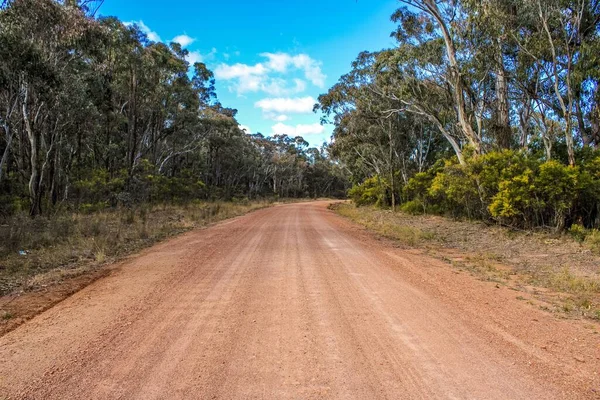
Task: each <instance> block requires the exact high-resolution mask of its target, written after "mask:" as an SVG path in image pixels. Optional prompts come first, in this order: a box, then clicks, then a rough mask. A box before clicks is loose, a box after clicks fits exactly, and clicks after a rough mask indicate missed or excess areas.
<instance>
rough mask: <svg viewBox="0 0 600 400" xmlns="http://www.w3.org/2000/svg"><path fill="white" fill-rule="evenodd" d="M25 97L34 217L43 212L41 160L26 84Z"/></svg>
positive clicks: (30, 190)
mask: <svg viewBox="0 0 600 400" xmlns="http://www.w3.org/2000/svg"><path fill="white" fill-rule="evenodd" d="M24 86H25V87H24V90H23V93H24V98H23V103H22V105H21V110H22V113H23V122H24V124H25V131H26V132H27V138H28V139H29V147H30V149H29V164H30V168H31V175H30V177H29V198H30V200H31V208H30V209H29V214H30V215H31V216H32V217H34V216H36V215H39V214H40V213H41V201H40V200H41V199H40V193H39V190H40V187H39V162H38V142H37V135H36V134H35V132H34V131H33V127H32V126H31V121H30V120H29V111H28V109H27V103H28V100H29V89H28V87H27V85H24Z"/></svg>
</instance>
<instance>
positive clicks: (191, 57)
mask: <svg viewBox="0 0 600 400" xmlns="http://www.w3.org/2000/svg"><path fill="white" fill-rule="evenodd" d="M185 59H186V60H187V62H189V63H190V66H191V67H193V66H194V64H196V63H197V62H202V61H203V60H204V57H203V56H202V54H200V52H199V51H190V52H189V53H188V55H187V56H186V57H185Z"/></svg>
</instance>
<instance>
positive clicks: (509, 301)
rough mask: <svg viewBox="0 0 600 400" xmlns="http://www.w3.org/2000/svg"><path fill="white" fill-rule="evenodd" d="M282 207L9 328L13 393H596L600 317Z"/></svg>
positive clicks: (187, 243)
mask: <svg viewBox="0 0 600 400" xmlns="http://www.w3.org/2000/svg"><path fill="white" fill-rule="evenodd" d="M326 206H327V202H316V203H303V204H290V205H281V206H277V207H273V208H269V209H264V210H260V211H257V212H254V213H252V214H249V215H247V216H244V217H240V218H237V219H234V220H231V221H227V222H224V223H221V224H219V225H217V226H214V227H212V228H209V229H206V230H201V231H194V232H190V233H188V234H185V235H182V236H180V237H178V238H176V239H173V240H170V241H167V242H164V243H162V244H160V245H158V246H155V247H153V248H151V249H148V250H146V251H144V252H143V253H141V254H140V255H139V256H138V257H135V258H132V259H131V260H129V261H127V262H126V263H124V264H123V265H122V266H120V267H119V268H117V269H115V270H113V272H112V273H111V274H110V276H108V277H106V278H103V279H100V280H98V281H96V282H95V283H93V284H92V285H90V286H88V287H87V288H85V289H83V290H81V291H79V292H78V293H76V294H74V295H73V296H71V297H69V298H68V299H66V300H65V301H63V302H61V303H59V304H58V305H56V306H55V307H53V308H51V309H49V310H47V311H45V312H44V313H42V314H40V315H39V316H37V317H36V318H34V319H32V320H31V321H29V322H27V323H25V324H23V325H21V326H20V327H19V328H17V329H15V330H14V331H12V332H10V333H8V334H7V335H5V336H3V337H2V338H0V398H3V397H6V398H26V399H119V398H122V399H131V398H134V399H177V398H180V399H190V398H201V399H211V398H223V399H232V398H239V399H241V398H244V399H247V398H277V399H280V398H294V399H308V398H319V399H320V398H361V399H379V398H391V399H436V398H439V399H555V398H556V399H593V398H600V376H599V374H600V335H599V334H597V331H598V329H599V327H598V325H597V324H596V325H594V324H591V323H590V322H585V321H570V320H560V319H557V318H556V317H555V316H553V315H551V314H549V313H545V312H543V311H540V310H537V309H535V308H533V307H531V306H528V305H527V304H525V303H524V302H522V301H519V300H517V299H516V298H515V292H514V291H511V290H510V289H508V288H504V287H497V286H496V285H495V284H494V283H491V282H482V281H479V280H476V279H475V278H473V277H471V276H469V275H468V274H466V273H459V272H457V271H456V270H454V269H452V268H451V267H449V266H448V265H447V264H445V263H443V262H441V261H438V260H435V259H432V258H429V257H427V256H424V255H420V254H416V253H415V252H412V251H410V250H403V249H397V248H394V247H392V246H390V245H388V244H386V242H385V241H379V240H377V239H374V238H373V237H372V236H370V235H369V234H367V233H366V232H364V230H362V229H359V228H356V227H355V226H354V225H352V224H351V223H349V222H347V221H345V220H344V219H342V218H341V217H338V216H336V215H335V214H334V213H333V212H331V211H329V210H327V208H326Z"/></svg>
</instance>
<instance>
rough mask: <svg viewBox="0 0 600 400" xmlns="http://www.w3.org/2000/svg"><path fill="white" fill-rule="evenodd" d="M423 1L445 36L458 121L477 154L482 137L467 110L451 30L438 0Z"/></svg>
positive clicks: (479, 152) (479, 151) (479, 150)
mask: <svg viewBox="0 0 600 400" xmlns="http://www.w3.org/2000/svg"><path fill="white" fill-rule="evenodd" d="M423 3H424V5H425V6H426V7H427V9H428V10H429V13H430V14H431V15H432V16H433V18H434V19H435V20H436V21H437V23H438V25H439V27H440V30H441V32H442V36H443V38H444V44H445V47H446V55H447V57H448V61H449V63H450V81H451V83H452V86H453V88H454V102H455V106H456V110H457V114H458V115H457V116H458V122H459V124H460V127H461V129H462V131H463V134H464V136H465V137H466V139H467V140H468V141H469V144H470V145H471V146H473V148H474V150H475V152H476V153H477V154H481V151H482V149H481V139H480V138H479V137H478V136H477V135H476V134H475V131H474V130H473V127H472V125H471V118H469V113H468V111H467V105H466V102H465V98H464V89H465V87H464V82H463V79H462V76H461V73H460V68H459V65H458V61H457V59H456V49H455V47H454V42H453V40H452V36H451V35H450V30H449V29H448V26H447V25H446V23H445V22H444V19H443V17H442V14H441V12H440V9H439V8H438V6H437V3H436V1H435V0H423Z"/></svg>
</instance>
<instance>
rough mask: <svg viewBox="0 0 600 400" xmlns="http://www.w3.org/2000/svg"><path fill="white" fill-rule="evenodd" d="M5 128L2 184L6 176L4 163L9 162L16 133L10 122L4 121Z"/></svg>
mask: <svg viewBox="0 0 600 400" xmlns="http://www.w3.org/2000/svg"><path fill="white" fill-rule="evenodd" d="M3 128H4V132H5V133H6V148H5V149H4V153H3V154H2V159H1V160H0V184H2V178H3V177H4V165H5V164H6V163H7V162H8V156H9V154H10V146H11V145H12V139H13V135H14V133H13V132H12V131H11V130H10V127H9V126H8V123H4V125H3Z"/></svg>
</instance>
